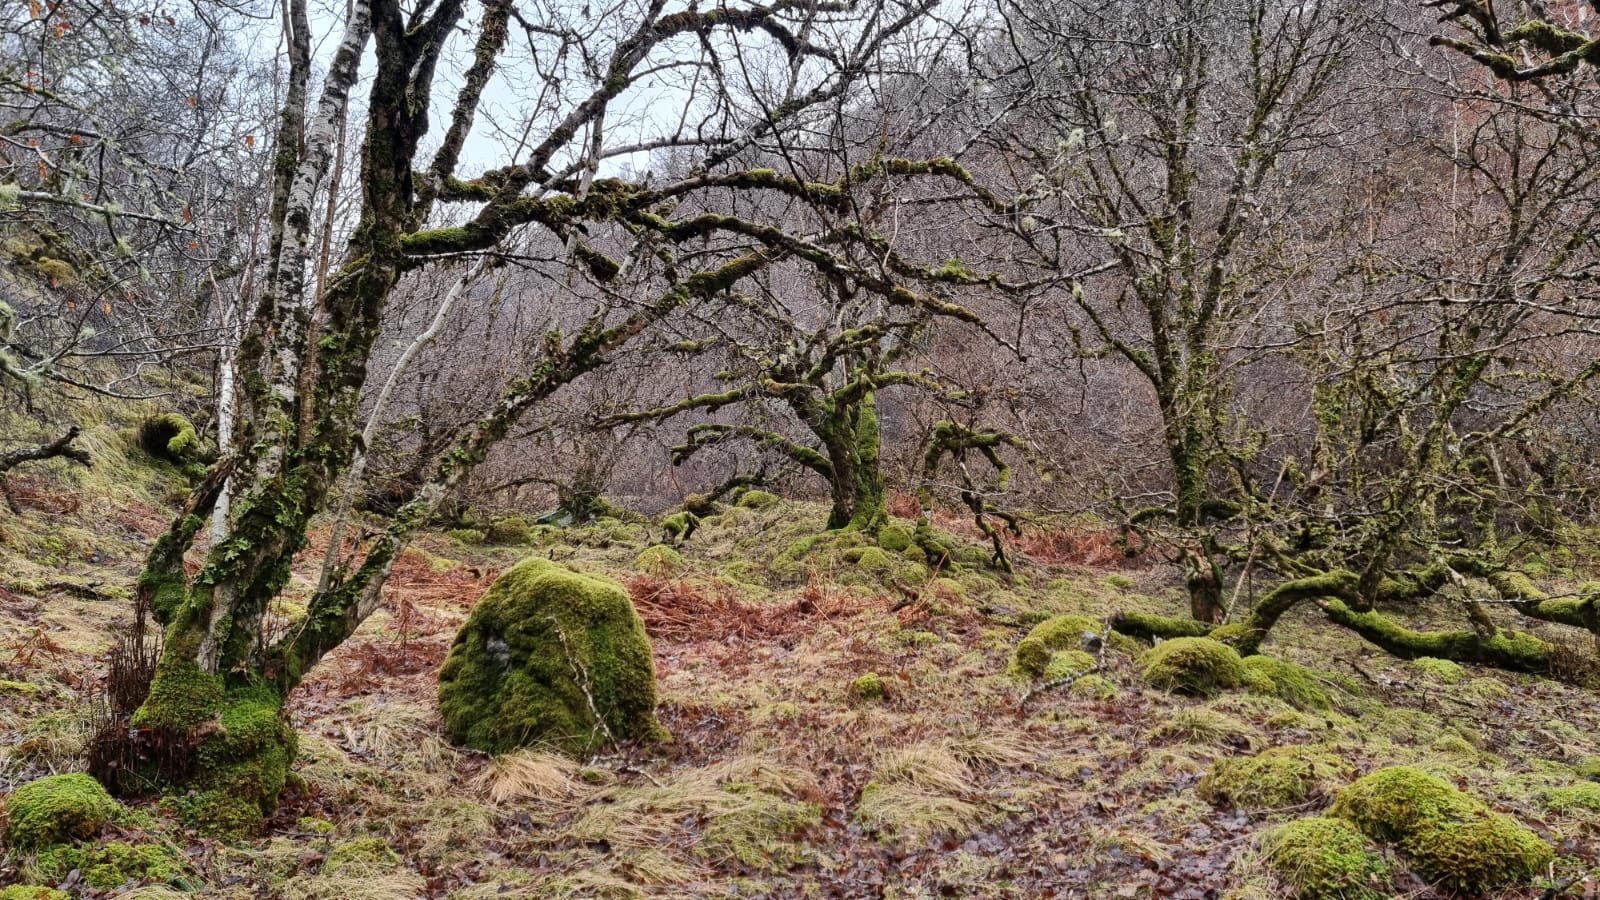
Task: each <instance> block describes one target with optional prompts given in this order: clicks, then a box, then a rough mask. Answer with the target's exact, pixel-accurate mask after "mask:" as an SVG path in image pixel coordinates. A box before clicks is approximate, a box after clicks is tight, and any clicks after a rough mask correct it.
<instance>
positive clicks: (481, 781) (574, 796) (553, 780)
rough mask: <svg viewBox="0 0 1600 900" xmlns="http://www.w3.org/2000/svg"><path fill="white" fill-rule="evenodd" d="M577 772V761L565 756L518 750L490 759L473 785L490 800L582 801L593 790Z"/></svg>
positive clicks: (507, 801)
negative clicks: (581, 779) (579, 777)
mask: <svg viewBox="0 0 1600 900" xmlns="http://www.w3.org/2000/svg"><path fill="white" fill-rule="evenodd" d="M578 772H579V766H578V764H577V763H576V762H574V761H573V760H571V759H568V758H567V757H565V756H561V755H559V754H556V753H547V752H545V751H542V750H518V751H516V752H514V753H506V754H502V755H500V756H496V757H495V758H494V759H492V760H490V761H489V765H488V766H487V767H486V768H485V769H484V770H483V771H482V772H480V773H478V775H477V777H476V778H474V779H473V784H474V785H475V786H476V787H477V788H478V790H480V791H482V792H483V794H484V796H486V797H488V798H489V802H490V803H496V804H499V803H511V802H515V801H526V800H531V801H535V802H538V803H558V804H567V803H574V802H577V801H579V800H581V799H582V798H583V797H584V796H585V795H586V794H588V793H589V792H590V790H591V789H590V788H589V786H588V785H585V784H584V783H583V782H582V781H580V780H578Z"/></svg>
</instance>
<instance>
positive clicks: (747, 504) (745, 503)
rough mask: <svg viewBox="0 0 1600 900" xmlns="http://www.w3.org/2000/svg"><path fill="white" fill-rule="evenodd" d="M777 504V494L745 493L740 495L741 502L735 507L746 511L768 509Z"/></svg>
mask: <svg viewBox="0 0 1600 900" xmlns="http://www.w3.org/2000/svg"><path fill="white" fill-rule="evenodd" d="M777 502H778V495H777V494H769V493H767V492H766V491H745V492H744V493H742V494H740V495H739V502H738V503H737V504H735V505H736V506H741V507H743V508H745V509H766V508H767V507H769V506H771V505H772V504H774V503H777Z"/></svg>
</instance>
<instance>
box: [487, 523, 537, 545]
mask: <svg viewBox="0 0 1600 900" xmlns="http://www.w3.org/2000/svg"><path fill="white" fill-rule="evenodd" d="M483 536H484V539H485V540H487V541H488V542H489V543H491V544H531V543H533V526H532V525H529V524H528V520H527V519H524V518H523V517H521V516H502V517H500V518H498V519H495V520H494V521H493V522H492V523H490V525H489V527H488V529H486V530H485V531H484V535H483Z"/></svg>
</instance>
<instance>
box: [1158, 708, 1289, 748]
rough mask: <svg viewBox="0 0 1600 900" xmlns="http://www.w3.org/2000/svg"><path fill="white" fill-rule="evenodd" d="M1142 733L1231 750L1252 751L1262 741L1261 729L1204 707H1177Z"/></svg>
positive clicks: (1168, 741) (1160, 738) (1167, 741)
mask: <svg viewBox="0 0 1600 900" xmlns="http://www.w3.org/2000/svg"><path fill="white" fill-rule="evenodd" d="M1146 735H1147V736H1148V737H1149V738H1150V739H1151V740H1152V741H1157V742H1163V743H1183V744H1198V745H1201V746H1205V747H1217V748H1221V749H1235V750H1254V749H1255V748H1256V747H1257V746H1259V745H1260V744H1261V740H1262V739H1261V732H1260V731H1258V730H1257V729H1256V727H1255V726H1254V725H1251V724H1250V723H1248V722H1246V721H1244V720H1242V719H1236V718H1234V717H1233V716H1230V715H1228V714H1226V713H1220V712H1217V711H1216V710H1214V709H1207V708H1206V707H1204V706H1191V707H1188V708H1186V709H1180V710H1177V711H1176V712H1173V713H1172V714H1170V715H1168V716H1167V717H1166V718H1164V719H1162V720H1161V721H1160V722H1158V723H1156V725H1155V726H1154V727H1152V728H1151V729H1150V730H1149V731H1148V732H1146Z"/></svg>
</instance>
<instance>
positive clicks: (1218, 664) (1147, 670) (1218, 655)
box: [1143, 637, 1244, 696]
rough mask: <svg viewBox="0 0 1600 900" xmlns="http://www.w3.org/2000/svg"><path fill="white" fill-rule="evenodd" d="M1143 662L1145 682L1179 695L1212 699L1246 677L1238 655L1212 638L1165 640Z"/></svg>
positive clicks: (1152, 649) (1235, 685) (1236, 685)
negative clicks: (1213, 695) (1212, 695)
mask: <svg viewBox="0 0 1600 900" xmlns="http://www.w3.org/2000/svg"><path fill="white" fill-rule="evenodd" d="M1143 663H1144V680H1145V681H1146V682H1148V683H1149V684H1150V685H1151V686H1152V687H1157V688H1160V689H1162V690H1166V691H1172V692H1174V693H1179V694H1194V695H1197V696H1210V695H1211V694H1214V693H1216V692H1217V691H1219V690H1222V689H1225V688H1234V687H1238V686H1239V684H1240V680H1241V679H1242V678H1243V676H1244V663H1243V661H1242V660H1240V659H1239V654H1238V653H1237V652H1236V651H1235V650H1234V649H1233V648H1232V647H1229V646H1227V645H1225V644H1219V643H1217V642H1216V641H1213V640H1211V639H1210V638H1200V637H1187V638H1174V639H1172V640H1170V641H1162V642H1161V643H1159V644H1157V645H1155V646H1154V647H1152V648H1151V649H1150V650H1149V652H1147V653H1145V655H1144V659H1143Z"/></svg>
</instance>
